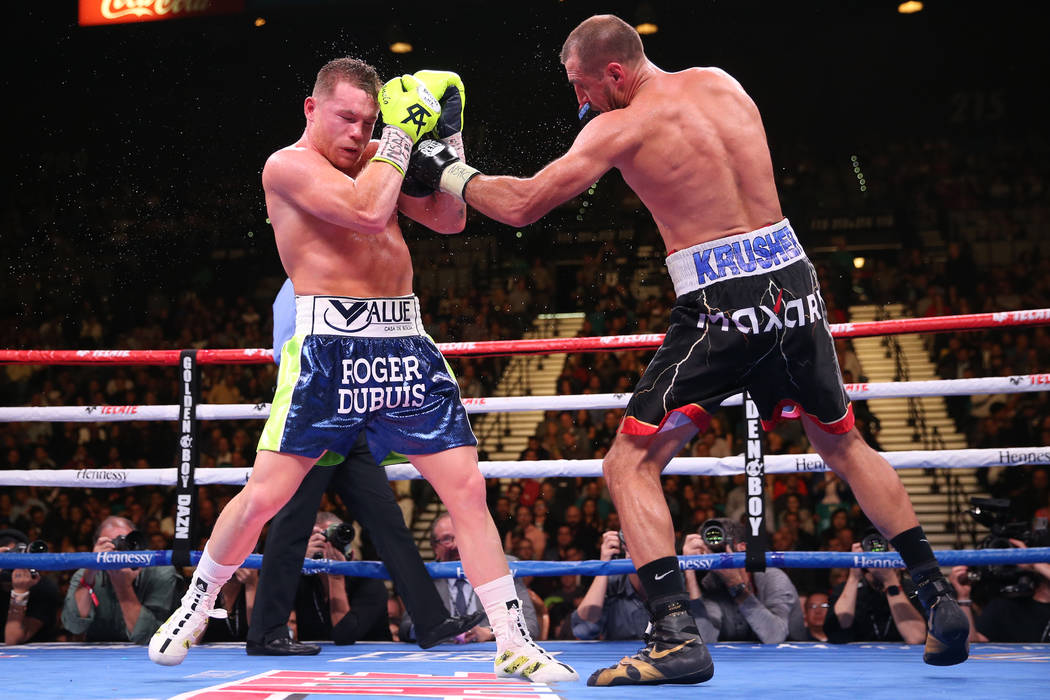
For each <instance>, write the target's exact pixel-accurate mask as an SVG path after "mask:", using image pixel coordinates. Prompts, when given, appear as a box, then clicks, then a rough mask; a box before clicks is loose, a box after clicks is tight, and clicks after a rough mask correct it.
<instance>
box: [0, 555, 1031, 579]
mask: <svg viewBox="0 0 1050 700" xmlns="http://www.w3.org/2000/svg"><path fill="white" fill-rule="evenodd" d="M934 554H935V555H936V557H937V562H938V563H939V564H940V565H941V566H959V565H965V566H982V565H986V564H1015V565H1016V564H1038V563H1041V562H1050V547H1029V548H1027V549H966V550H950V549H944V550H937V551H936V552H934ZM744 557H745V554H744V552H734V553H731V554H730V553H722V554H697V555H689V556H679V557H678V561H679V567H680V568H682V569H692V570H696V571H708V570H711V569H741V568H743V567H744ZM262 559H263V558H262V555H261V554H250V555H248V558H247V559H245V561H244V564H243V566H244V567H245V568H248V569H258V568H259V567H261V566H262ZM199 560H200V552H192V553H191V555H190V563H191V564H192V565H196V563H197V562H198V561H199ZM508 564H509V566H510V569H511V573H512V574H513V575H514V576H561V575H563V574H580V575H584V576H607V575H615V574H626V573H631V572H633V571H635V568H634V564H633V563H632V562H631V560H630V559H613V560H610V561H601V560H598V559H592V560H588V561H528V560H518V561H513V562H508ZM171 565H172V564H171V550H158V551H152V550H144V551H110V552H59V553H47V554H26V553H13V552H0V568H7V569H29V568H32V569H38V570H41V571H61V570H67V569H80V568H85V569H123V568H127V567H130V566H134V567H147V566H171ZM766 565H767V566H770V567H776V568H780V569H784V568H788V569H790V568H797V569H827V568H878V569H899V568H903V567H904V562H903V561H902V560H901V558H900V555H899V554H898V553H897V552H766ZM425 566H426V567H427V569H428V571H429V572H430V575H431V576H432V577H433V578H462V577H463V576H464V574H463V567H462V565H461V563H460V562H458V561H455V562H429V563H427V564H426V565H425ZM303 571H304V572H305V573H335V574H342V575H346V576H359V577H364V578H383V579H389V578H390V575H389V573H388V572H387V569H386V567H385V566H384V565H383V564H382V562H378V561H332V560H329V559H304V560H303Z"/></svg>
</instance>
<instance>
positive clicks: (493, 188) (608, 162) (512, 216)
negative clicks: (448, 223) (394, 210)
mask: <svg viewBox="0 0 1050 700" xmlns="http://www.w3.org/2000/svg"><path fill="white" fill-rule="evenodd" d="M618 116H620V115H615V114H607V115H601V116H599V117H596V118H595V119H594V120H593V121H591V122H590V123H589V124H587V126H586V127H584V129H583V131H581V132H580V134H579V136H577V137H576V141H575V142H574V143H573V144H572V148H570V149H569V151H568V152H567V153H566V154H565V155H563V156H562V157H560V158H558V159H557V160H555V161H554V162H552V163H550V164H549V165H547V166H546V167H545V168H543V170H540V171H539V172H538V173H536V174H535V175H533V176H532V177H530V178H517V177H510V176H492V175H478V176H476V177H473V178H471V179H470V181H469V182H468V183H467V186H466V188H465V190H464V193H465V195H466V200H467V203H468V204H470V206H472V207H474V208H475V209H477V210H478V211H480V212H481V213H482V214H484V215H485V216H488V217H489V218H492V219H495V220H497V221H501V222H503V223H505V224H509V225H511V226H527V225H528V224H531V223H533V222H534V221H536V220H537V219H539V218H540V217H542V216H543V215H545V214H547V213H548V212H549V211H551V210H552V209H554V207H556V206H558V205H559V204H561V203H563V202H566V201H568V200H570V199H572V198H573V197H575V196H577V195H578V194H580V193H581V192H583V191H584V190H586V189H587V188H588V187H589V186H590V185H592V184H593V183H595V182H597V181H598V179H599V178H601V176H602V175H604V174H605V173H606V172H608V171H609V170H610V169H612V168H613V167H615V164H616V162H617V158H618V157H619V156H620V155H621V154H622V153H623V152H624V151H625V150H626V149H627V143H626V141H627V139H626V137H625V136H624V131H623V130H619V129H617V126H616V125H617V124H619V122H620V120H619V119H614V118H613V117H618Z"/></svg>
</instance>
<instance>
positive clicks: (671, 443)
mask: <svg viewBox="0 0 1050 700" xmlns="http://www.w3.org/2000/svg"><path fill="white" fill-rule="evenodd" d="M561 62H562V65H563V66H564V67H565V77H566V78H567V79H568V81H569V84H570V85H571V86H572V89H573V90H574V91H575V93H576V99H577V102H578V106H579V112H578V114H579V116H580V118H581V119H584V118H589V121H586V123H585V124H584V125H583V128H582V129H581V130H580V133H579V135H577V137H576V139H575V140H574V141H573V144H572V147H571V148H570V149H569V150H568V151H567V152H566V153H565V154H564V155H562V156H561V157H559V158H556V159H555V160H553V161H552V162H551V163H549V164H548V165H547V166H546V167H544V168H543V169H542V170H540V171H539V172H538V173H536V174H535V175H533V176H532V177H510V176H491V175H484V174H482V173H480V172H478V170H477V169H475V168H473V167H471V166H469V165H467V164H466V163H463V162H461V161H460V159H459V158H458V157H457V156H456V155H455V153H453V152H452V151H451V149H444V148H442V147H441V145H440V144H437V143H435V142H429V143H428V142H421V144H420V147H419V148H418V149H417V150H416V151H415V152H414V153H413V155H412V159H411V164H410V166H409V172H411V173H412V175H413V177H416V178H418V179H420V180H421V181H423V182H425V183H426V184H427V185H429V186H432V187H436V188H440V189H441V191H442V192H447V193H449V194H452V195H455V196H457V197H459V198H461V199H464V200H465V201H466V202H467V203H468V204H470V205H471V206H472V207H474V208H475V209H477V210H478V211H480V212H481V213H482V214H485V215H486V216H489V217H491V218H493V219H496V220H497V221H502V222H503V223H506V224H509V225H511V226H514V227H521V226H527V225H528V224H530V223H532V222H534V221H536V220H537V219H539V218H540V217H541V216H543V215H544V214H546V213H547V212H549V211H551V210H552V209H554V208H555V207H557V206H558V205H560V204H562V203H563V202H566V201H568V200H569V199H572V198H573V197H576V196H577V195H579V194H580V193H581V192H583V191H585V190H586V189H587V188H588V187H589V186H591V185H592V184H593V183H594V182H596V181H597V180H598V179H599V178H600V177H601V176H602V175H604V174H605V173H606V172H608V171H609V170H613V169H616V170H619V171H620V173H621V174H622V175H623V179H624V182H626V183H627V185H628V186H630V188H631V189H632V190H633V191H634V192H635V194H637V195H638V198H639V199H640V200H641V201H642V203H643V204H644V205H645V207H646V209H648V211H649V212H650V213H651V214H652V216H653V220H654V221H655V223H656V227H657V229H658V230H659V232H660V238H661V239H662V241H663V244H664V247H665V248H666V249H667V250H669V251H672V253H671V255H670V257H669V258H668V269H669V272H670V273H671V278H672V279H673V280H674V282H675V290H676V292H677V293H678V300H677V302H676V304H675V308H674V311H673V312H672V317H671V322H672V325H671V328H670V331H669V332H668V334H667V339H666V341H665V342H664V344H663V346H662V347H661V348H660V351H659V352H658V353H657V355H656V358H655V359H654V360H653V363H652V365H651V366H650V367H649V368H648V370H647V371H646V373H645V376H644V377H643V379H642V381H641V382H640V383H639V385H638V386H637V387H636V390H635V391H636V393H635V396H634V398H633V399H632V401H631V403H630V405H629V407H628V411H627V418H626V419H625V420H624V421H623V423H622V424H621V428H620V432H619V434H618V435H617V436H616V439H615V440H614V441H613V444H612V445H611V446H610V448H609V451H608V453H607V454H606V455H605V459H604V460H603V463H602V470H603V473H604V475H605V479H606V484H607V485H608V487H609V492H610V493H611V494H612V497H613V502H614V503H615V504H616V510H617V512H618V513H619V514H620V522H621V524H622V527H623V533H624V537H625V539H626V540H627V546H628V548H629V549H630V551H631V558H632V560H633V561H634V565H635V567H636V568H637V570H638V577H639V578H640V579H641V582H642V587H643V589H644V590H645V593H646V605H647V606H648V608H649V612H650V614H651V615H652V629H651V631H650V634H649V635H648V641H647V643H646V646H645V647H644V648H643V649H641V650H640V651H639V652H638V653H636V654H634V655H633V656H629V657H625V658H623V659H621V660H620V662H619V663H617V664H616V665H615V666H611V667H609V668H604V669H599V670H597V671H595V672H594V673H593V674H592V675H591V677H590V678H589V679H588V680H587V683H588V685H599V686H606V685H652V684H659V683H701V682H703V681H706V680H708V679H710V678H711V677H712V676H713V675H714V665H713V663H712V662H711V656H710V654H708V652H707V650H706V648H705V646H704V644H703V641H702V640H701V639H700V635H699V633H698V631H697V628H696V625H695V622H694V620H693V619H692V616H691V615H690V614H689V605H688V595H687V594H686V592H685V581H684V579H683V578H682V576H681V573H680V571H679V567H678V561H677V559H675V557H674V554H675V532H674V526H673V523H672V520H671V514H670V512H669V511H668V508H667V503H666V501H665V500H664V493H663V488H662V486H661V483H660V476H661V473H662V471H663V469H664V467H666V466H667V463H668V462H669V461H670V460H671V458H673V457H674V456H675V455H677V454H678V453H679V452H680V451H681V449H682V448H683V447H684V446H685V445H686V443H687V442H688V441H689V440H691V439H693V437H694V436H695V435H696V432H697V430H698V429H700V428H703V427H706V425H707V411H709V410H713V408H714V407H715V406H716V405H717V404H718V402H719V401H720V399H721V398H722V397H724V396H726V395H727V394H732V393H735V392H736V391H738V390H739V389H740V388H741V387H747V388H748V389H749V390H750V391H751V392H752V395H753V396H754V398H755V399H756V400H757V402H758V405H759V407H760V411H761V413H762V416H763V418H765V422H766V425H767V427H768V426H769V425H770V424H771V423H776V421H778V420H780V419H783V418H789V417H794V418H800V419H801V420H802V425H803V428H804V430H805V432H806V436H807V437H808V438H809V441H810V443H811V444H812V445H813V448H814V449H815V450H816V451H817V453H819V454H820V456H821V457H822V458H823V459H824V461H825V462H826V463H827V465H828V467H829V468H831V469H832V470H833V471H834V472H835V473H836V474H838V475H839V476H841V477H842V478H843V479H844V480H845V481H846V482H847V483H849V485H850V487H851V488H852V489H853V493H854V495H855V496H856V497H857V501H858V503H860V505H861V507H862V508H863V509H864V512H865V514H866V515H867V516H868V518H869V519H870V520H871V522H872V523H873V524H874V525H875V526H876V527H877V528H878V529H879V531H880V532H881V533H882V534H883V535H885V537H886V538H887V539H888V540H890V542H891V543H892V545H893V547H894V548H895V549H896V550H897V551H898V552H899V553H900V555H901V558H902V559H903V560H904V563H905V565H906V566H907V567H908V572H909V573H910V574H911V577H912V579H913V580H914V581H915V582H916V583H917V592H918V597H919V598H920V600H921V601H922V604H923V607H924V608H925V609H926V611H927V613H928V616H929V617H928V619H929V634H928V635H927V640H926V649H925V654H924V655H923V660H924V661H926V663H929V664H935V665H942V666H944V665H949V664H957V663H960V662H962V661H964V660H965V659H966V657H967V655H968V653H969V646H968V635H969V631H970V627H969V623H968V622H967V619H966V616H965V615H964V614H963V613H962V610H961V609H960V608H959V606H958V603H957V602H956V601H955V600H954V593H953V591H952V587H951V585H949V584H948V582H947V581H946V580H945V578H944V575H943V573H942V572H941V570H940V568H939V566H938V564H937V559H936V557H934V555H933V550H932V549H931V548H930V543H929V542H928V541H927V540H926V535H925V534H924V533H923V530H922V527H921V526H920V525H919V521H918V519H917V518H916V517H915V510H914V508H913V507H912V505H911V501H910V499H909V498H908V493H907V491H905V489H904V485H903V484H902V483H901V480H900V478H899V477H898V476H897V474H896V473H895V472H894V471H893V467H891V466H890V464H889V463H888V462H887V461H886V460H885V459H884V458H883V457H882V456H881V455H879V454H878V453H876V452H875V451H874V450H872V449H871V447H869V446H868V444H867V443H866V442H865V441H864V439H863V437H861V435H860V433H859V432H858V431H857V430H856V429H855V428H854V427H853V414H852V412H851V411H850V407H849V403H848V402H847V401H846V396H845V394H844V393H843V389H842V386H841V381H842V380H841V377H840V376H839V371H838V366H837V362H836V360H835V354H834V351H833V348H832V343H831V339H830V337H829V334H828V327H827V324H826V321H825V319H824V316H825V313H824V304H823V302H822V301H821V298H820V294H819V293H818V291H817V284H816V281H815V280H814V276H813V268H812V267H811V266H810V264H809V262H808V261H807V260H806V259H805V254H804V253H803V252H802V248H801V247H800V246H799V245H798V241H797V240H796V239H795V236H794V233H793V232H792V231H791V227H790V226H789V225H788V224H787V220H786V219H785V218H784V213H783V211H782V210H781V206H780V198H779V195H778V193H777V188H776V179H775V177H774V175H773V172H774V171H773V163H772V158H771V157H770V153H769V145H768V143H767V141H766V133H765V127H764V126H763V124H762V117H761V114H760V113H759V110H758V107H757V106H756V105H755V103H754V101H753V100H752V99H751V97H750V96H749V95H748V94H747V93H746V92H745V91H744V89H743V87H742V86H741V85H740V83H739V82H737V81H736V80H735V79H734V78H733V77H732V76H731V75H729V74H728V73H726V72H725V71H724V70H722V69H720V68H715V67H695V68H687V69H685V70H679V71H675V72H668V71H664V70H662V69H661V68H660V67H659V66H657V65H655V64H654V63H653V62H652V61H650V60H649V58H648V57H647V56H646V55H645V50H644V47H643V46H642V40H641V37H639V36H638V32H637V31H636V30H635V29H634V28H633V27H632V26H631V25H629V24H627V23H626V22H624V21H623V20H621V19H620V18H618V17H614V16H612V15H596V16H594V17H590V18H588V19H586V20H584V21H583V22H581V23H580V24H579V26H577V27H576V28H575V29H573V30H572V32H571V33H570V34H569V36H568V38H567V39H566V40H565V44H564V45H563V46H562V50H561ZM800 78H801V79H805V78H804V76H800ZM594 115H597V116H594ZM674 251H678V252H674ZM795 412H797V415H796V413H795ZM742 583H743V584H744V585H743V586H742V587H741V592H740V593H739V597H740V602H741V603H742V604H743V603H746V598H747V596H749V595H750V593H749V591H748V590H747V584H746V582H742Z"/></svg>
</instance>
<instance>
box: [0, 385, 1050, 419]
mask: <svg viewBox="0 0 1050 700" xmlns="http://www.w3.org/2000/svg"><path fill="white" fill-rule="evenodd" d="M845 387H846V393H847V394H849V397H850V398H851V399H854V400H867V399H896V398H909V397H918V396H970V395H978V394H1017V393H1023V392H1032V391H1048V390H1050V374H1021V375H1014V376H1011V377H976V378H973V379H928V380H923V381H914V382H873V383H869V384H846V385H845ZM630 398H631V395H630V394H582V395H579V396H492V397H484V398H475V399H464V400H463V405H464V406H466V409H467V413H472V414H473V413H496V412H517V411H576V410H580V409H585V410H597V409H608V408H623V407H625V406H626V405H627V401H628V400H629V399H630ZM742 403H743V399H742V395H741V394H734V395H733V396H730V397H729V398H727V399H725V400H724V401H723V402H722V405H723V406H739V405H741V404H742ZM179 410H180V407H179V406H10V407H8V406H5V407H0V423H12V422H25V421H64V422H71V423H105V422H118V421H134V420H140V421H142V420H145V421H150V420H157V421H163V420H172V421H173V420H176V419H177V418H178V417H179ZM269 415H270V404H268V403H258V404H199V405H198V406H197V419H198V420H251V419H265V418H266V417H267V416H269Z"/></svg>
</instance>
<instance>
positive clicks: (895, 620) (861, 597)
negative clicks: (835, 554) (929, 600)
mask: <svg viewBox="0 0 1050 700" xmlns="http://www.w3.org/2000/svg"><path fill="white" fill-rule="evenodd" d="M869 538H870V539H869ZM876 538H877V540H876ZM864 541H865V542H866V543H867V542H871V543H872V544H870V545H868V546H867V547H866V546H864V545H862V544H861V543H859V542H854V543H853V547H852V550H853V551H854V552H862V551H867V552H886V551H889V549H890V547H889V545H888V544H887V543H886V541H885V540H884V539H882V537H881V536H880V535H869V536H868V537H865V539H864ZM831 604H832V605H831V609H830V610H829V611H828V616H827V618H826V619H825V620H824V633H825V634H827V636H828V641H829V642H831V643H832V644H846V643H848V642H899V641H904V642H905V643H906V644H922V643H923V642H924V641H925V639H926V620H925V619H924V618H923V615H922V613H921V612H920V610H919V608H918V607H917V602H915V597H914V586H913V585H912V584H911V580H910V579H906V580H902V579H901V574H900V570H899V569H857V568H853V569H850V570H849V575H848V576H847V577H846V581H845V583H843V584H842V585H841V586H836V589H835V590H834V591H832V595H831Z"/></svg>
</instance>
